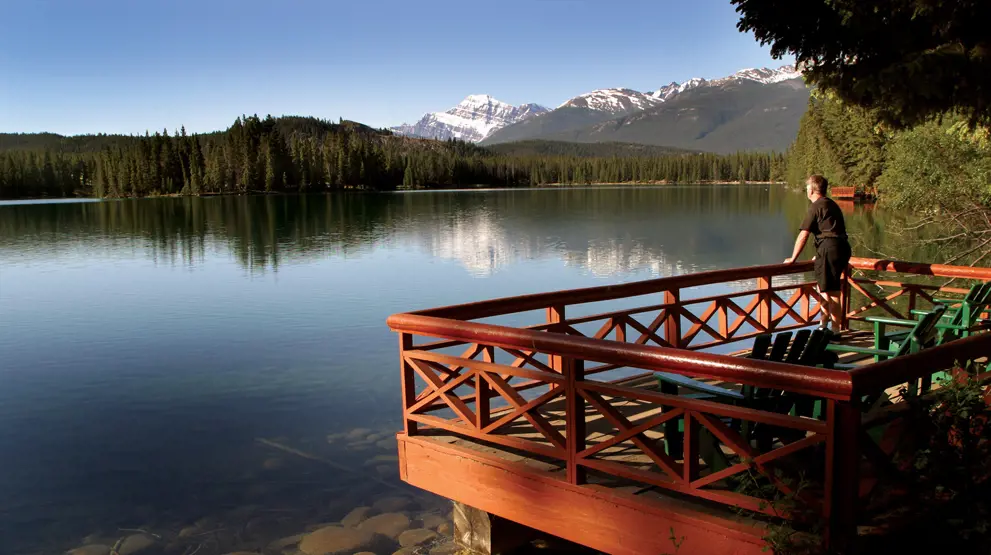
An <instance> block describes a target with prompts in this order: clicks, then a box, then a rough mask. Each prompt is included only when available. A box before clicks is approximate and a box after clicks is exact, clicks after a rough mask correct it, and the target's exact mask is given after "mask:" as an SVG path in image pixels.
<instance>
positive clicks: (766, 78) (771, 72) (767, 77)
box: [713, 66, 802, 85]
mask: <svg viewBox="0 0 991 555" xmlns="http://www.w3.org/2000/svg"><path fill="white" fill-rule="evenodd" d="M801 76H802V73H801V72H800V71H796V70H795V66H781V67H779V68H778V69H770V68H766V67H762V68H759V69H756V68H748V69H741V70H740V71H738V72H736V73H734V74H733V75H730V76H729V77H726V78H724V79H716V80H715V81H713V83H724V82H727V81H732V80H735V79H740V80H748V81H756V82H758V83H760V84H762V85H770V84H771V83H780V82H782V81H787V80H789V79H797V78H799V77H801Z"/></svg>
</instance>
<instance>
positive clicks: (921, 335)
mask: <svg viewBox="0 0 991 555" xmlns="http://www.w3.org/2000/svg"><path fill="white" fill-rule="evenodd" d="M945 311H946V305H942V304H939V305H936V306H935V307H934V308H933V309H932V311H931V312H929V313H928V314H926V315H925V316H923V317H922V319H921V320H919V322H918V323H917V324H915V327H914V328H912V331H910V332H909V336H908V338H907V339H906V340H905V341H904V342H903V343H902V344H901V345H900V346H899V347H898V351H897V352H896V353H895V356H896V357H897V356H902V355H905V354H908V353H910V352H912V347H913V345H917V346H918V347H920V348H922V347H927V346H928V345H929V344H930V343H932V342H933V341H934V340H935V339H936V336H937V333H938V331H939V330H938V329H937V328H936V324H937V323H939V320H940V318H942V317H943V312H945Z"/></svg>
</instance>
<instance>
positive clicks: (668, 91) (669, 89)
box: [650, 77, 708, 101]
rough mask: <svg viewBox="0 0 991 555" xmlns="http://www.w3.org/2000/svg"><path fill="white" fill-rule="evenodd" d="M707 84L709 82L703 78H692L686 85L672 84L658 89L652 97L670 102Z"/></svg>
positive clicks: (651, 94)
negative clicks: (677, 96)
mask: <svg viewBox="0 0 991 555" xmlns="http://www.w3.org/2000/svg"><path fill="white" fill-rule="evenodd" d="M706 83H708V81H706V80H705V79H703V78H701V77H692V78H691V79H689V80H688V81H685V82H684V83H674V82H672V83H670V84H668V85H665V86H663V87H661V88H659V89H657V90H656V91H654V92H652V93H650V96H651V97H652V98H656V99H658V100H661V101H668V100H670V99H672V98H674V97H675V96H676V95H679V94H681V93H683V92H685V91H690V90H692V89H695V88H698V87H701V86H703V85H705V84H706Z"/></svg>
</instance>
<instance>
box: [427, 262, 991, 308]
mask: <svg viewBox="0 0 991 555" xmlns="http://www.w3.org/2000/svg"><path fill="white" fill-rule="evenodd" d="M850 265H851V266H852V267H853V268H856V269H858V270H873V271H880V272H887V273H907V274H917V275H923V276H937V277H955V278H965V279H978V280H984V281H988V280H991V268H974V267H969V266H946V265H942V264H925V263H921V262H905V261H900V260H880V259H875V258H851V259H850ZM812 267H813V264H812V262H811V261H806V262H799V263H796V264H769V265H764V266H747V267H743V268H730V269H725V270H712V271H707V272H698V273H693V274H684V275H680V276H670V277H663V278H657V279H650V280H643V281H635V282H630V283H623V284H618V285H603V286H598V287H586V288H582V289H567V290H562V291H551V292H546V293H535V294H531V295H521V296H517V297H503V298H499V299H488V300H484V301H478V302H473V303H466V304H459V305H451V306H444V307H438V308H430V309H426V310H419V311H416V312H413V313H412V314H419V315H422V316H436V317H440V318H452V319H455V320H475V319H479V318H488V317H491V316H500V315H503V314H512V313H516V312H527V311H530V310H541V309H544V308H547V307H551V306H566V305H575V304H584V303H592V302H599V301H608V300H613V299H622V298H626V297H637V296H640V295H648V294H650V293H657V292H661V291H669V290H675V289H680V288H684V287H695V286H700V285H712V284H716V283H726V282H731V281H740V280H745V279H755V278H761V277H775V276H783V275H792V274H799V273H803V272H809V271H811V270H812Z"/></svg>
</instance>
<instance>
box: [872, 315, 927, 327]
mask: <svg viewBox="0 0 991 555" xmlns="http://www.w3.org/2000/svg"><path fill="white" fill-rule="evenodd" d="M864 320H865V321H867V322H874V323H877V324H887V325H889V326H904V327H906V328H912V327H915V326H917V325H919V321H918V320H902V319H901V318H891V317H888V316H868V317H866V318H864Z"/></svg>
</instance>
